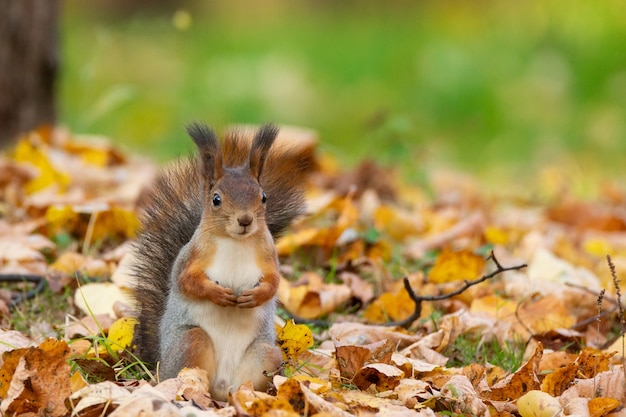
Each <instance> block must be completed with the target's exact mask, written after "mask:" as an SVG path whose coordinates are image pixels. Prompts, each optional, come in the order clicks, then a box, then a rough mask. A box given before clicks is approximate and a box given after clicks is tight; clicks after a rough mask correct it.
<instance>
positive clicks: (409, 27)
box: [60, 0, 626, 181]
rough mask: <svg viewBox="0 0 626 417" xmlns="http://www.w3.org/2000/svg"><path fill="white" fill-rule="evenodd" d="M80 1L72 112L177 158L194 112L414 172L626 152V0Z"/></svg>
mask: <svg viewBox="0 0 626 417" xmlns="http://www.w3.org/2000/svg"><path fill="white" fill-rule="evenodd" d="M148 6H149V7H148ZM63 14H64V17H63V23H62V33H61V36H62V45H63V60H62V63H63V70H62V79H61V83H60V97H61V103H60V104H61V123H63V124H65V125H67V126H68V127H69V128H71V129H72V130H73V131H74V132H78V133H95V134H103V135H106V136H109V137H111V138H112V139H114V140H115V141H117V142H118V143H123V144H127V145H128V146H130V147H131V148H133V149H137V150H139V151H140V152H142V153H146V154H148V155H150V156H153V157H155V158H158V159H160V160H165V159H169V158H172V157H176V156H180V155H184V154H187V153H188V152H189V151H190V150H191V142H190V141H189V140H187V139H186V137H185V135H184V130H183V126H184V124H185V123H187V122H189V121H192V120H202V121H206V122H208V123H210V124H212V125H213V126H215V127H216V128H217V129H218V130H222V129H223V128H225V127H226V126H227V125H229V124H231V123H260V122H264V121H267V120H272V121H275V122H277V123H280V124H293V125H301V126H306V127H310V128H312V129H315V130H317V131H318V132H319V133H320V141H321V148H322V150H323V151H325V152H328V153H329V154H331V155H333V156H334V157H335V158H337V159H338V160H339V161H340V162H342V163H345V164H355V163H357V162H358V161H360V160H362V159H363V158H368V157H369V158H374V159H376V160H378V161H380V162H381V163H383V164H388V165H394V166H399V167H401V168H402V169H403V171H404V172H405V173H406V174H407V176H408V177H409V178H415V177H418V176H421V175H423V174H424V170H425V169H427V167H432V166H436V165H452V166H455V167H458V168H461V169H464V170H469V171H471V172H476V173H478V174H480V175H487V176H488V175H492V176H493V175H495V173H497V175H505V176H508V177H510V178H512V179H516V180H519V181H526V180H528V178H529V177H528V175H529V171H532V170H537V169H541V167H543V166H546V165H549V164H556V163H558V162H559V161H561V160H564V159H565V160H567V161H569V163H571V164H573V166H576V167H577V170H579V174H580V173H582V174H583V175H584V173H585V172H587V170H589V171H591V170H598V169H601V170H602V171H603V172H607V173H609V174H610V175H620V174H619V170H620V169H621V167H622V166H623V158H624V152H625V151H626V50H625V47H624V45H626V18H625V14H626V6H625V4H624V2H623V0H602V1H582V0H581V1H579V0H569V1H565V0H543V1H535V0H529V1H518V2H504V1H488V0H474V1H445V0H432V1H431V0H425V1H398V0H393V1H384V2H383V1H330V0H327V1H313V0H310V1H295V0H291V1H289V0H269V1H263V2H249V1H243V0H236V1H228V2H227V1H224V2H215V1H203V2H195V3H194V2H186V3H181V2H175V1H167V0H159V1H152V2H150V1H147V0H145V1H137V2H124V1H122V0H117V1H107V0H99V1H94V2H79V1H77V0H69V1H66V3H65V4H64V11H63ZM503 173H504V174H503Z"/></svg>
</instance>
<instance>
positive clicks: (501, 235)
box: [485, 226, 509, 245]
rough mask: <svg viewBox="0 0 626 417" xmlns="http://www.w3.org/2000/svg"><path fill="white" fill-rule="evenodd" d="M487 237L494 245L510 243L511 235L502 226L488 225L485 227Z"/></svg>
mask: <svg viewBox="0 0 626 417" xmlns="http://www.w3.org/2000/svg"><path fill="white" fill-rule="evenodd" d="M485 239H486V240H487V242H489V243H493V244H494V245H506V244H507V243H509V237H508V235H507V233H506V231H504V230H503V229H501V228H498V227H494V226H487V228H486V229H485Z"/></svg>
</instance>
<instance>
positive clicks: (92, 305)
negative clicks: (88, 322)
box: [74, 282, 133, 317]
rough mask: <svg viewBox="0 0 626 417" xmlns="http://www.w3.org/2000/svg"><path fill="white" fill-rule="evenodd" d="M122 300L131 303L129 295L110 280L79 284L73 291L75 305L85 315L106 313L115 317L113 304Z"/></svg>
mask: <svg viewBox="0 0 626 417" xmlns="http://www.w3.org/2000/svg"><path fill="white" fill-rule="evenodd" d="M116 301H123V302H125V303H127V304H130V305H133V300H132V298H131V297H130V295H129V294H128V293H126V292H124V291H122V290H121V289H120V288H119V287H118V286H117V285H115V284H112V283H110V282H94V283H89V284H85V285H81V286H80V287H79V288H78V289H77V290H76V292H75V293H74V303H75V304H76V307H78V308H80V309H81V311H82V312H83V313H85V314H87V315H99V314H108V315H109V316H111V317H115V312H114V310H113V304H115V302H116Z"/></svg>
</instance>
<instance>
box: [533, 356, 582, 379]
mask: <svg viewBox="0 0 626 417" xmlns="http://www.w3.org/2000/svg"><path fill="white" fill-rule="evenodd" d="M577 358H578V355H577V354H575V353H568V352H566V351H562V350H561V351H556V352H547V353H544V355H543V356H542V357H541V362H540V363H539V373H540V374H542V373H546V371H554V370H556V369H558V368H561V367H565V366H567V365H569V364H570V363H573V362H574V361H576V359H577Z"/></svg>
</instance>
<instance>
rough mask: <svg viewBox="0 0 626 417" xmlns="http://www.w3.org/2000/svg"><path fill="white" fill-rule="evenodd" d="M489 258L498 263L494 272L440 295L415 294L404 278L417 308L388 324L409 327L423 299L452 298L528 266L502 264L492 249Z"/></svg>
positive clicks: (415, 318) (406, 287) (467, 281)
mask: <svg viewBox="0 0 626 417" xmlns="http://www.w3.org/2000/svg"><path fill="white" fill-rule="evenodd" d="M487 260H492V261H493V263H494V264H495V265H496V269H495V270H494V271H492V272H490V273H489V274H486V275H483V276H482V277H480V278H477V279H475V280H471V281H470V280H467V279H466V280H464V282H463V286H462V287H460V288H458V289H457V290H455V291H452V292H450V293H446V294H440V295H417V294H415V291H413V288H412V287H411V284H410V283H409V280H408V278H406V277H405V278H404V288H405V289H406V291H407V292H408V293H409V297H411V300H413V303H415V309H414V310H413V313H412V314H411V315H410V316H409V317H407V318H406V319H404V320H400V321H394V322H389V323H387V324H386V325H387V326H399V327H404V328H408V327H409V326H410V325H411V323H413V322H414V321H415V320H417V319H418V318H419V317H420V315H421V314H422V302H423V301H439V300H445V299H448V298H452V297H454V296H456V295H459V294H461V293H462V292H464V291H465V290H467V289H468V288H470V287H472V286H474V285H477V284H480V283H481V282H484V281H487V280H488V279H491V278H493V277H495V276H496V275H498V274H501V273H502V272H505V271H514V270H520V269H523V268H526V266H527V265H526V264H521V265H515V266H509V267H504V266H502V265H501V264H500V262H499V261H498V259H497V258H496V256H495V254H494V253H493V251H491V253H490V254H489V256H488V257H487Z"/></svg>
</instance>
